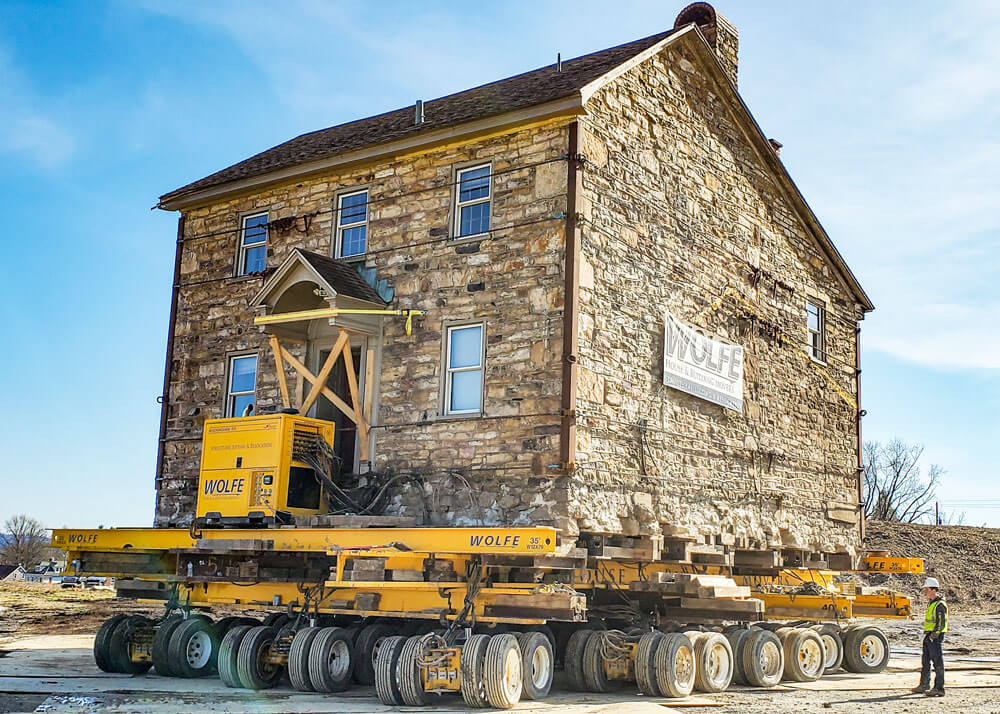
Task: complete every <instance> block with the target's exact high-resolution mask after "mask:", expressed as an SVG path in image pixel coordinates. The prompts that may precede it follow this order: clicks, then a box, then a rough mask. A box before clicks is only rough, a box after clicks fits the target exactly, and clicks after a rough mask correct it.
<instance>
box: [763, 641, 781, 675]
mask: <svg viewBox="0 0 1000 714" xmlns="http://www.w3.org/2000/svg"><path fill="white" fill-rule="evenodd" d="M780 666H781V650H779V649H778V646H777V645H776V644H774V643H773V642H766V643H764V646H763V647H761V650H760V668H761V669H762V670H764V672H766V673H767V676H768V677H774V676H775V675H777V674H778V673H779V667H780Z"/></svg>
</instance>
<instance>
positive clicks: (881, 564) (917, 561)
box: [858, 554, 924, 573]
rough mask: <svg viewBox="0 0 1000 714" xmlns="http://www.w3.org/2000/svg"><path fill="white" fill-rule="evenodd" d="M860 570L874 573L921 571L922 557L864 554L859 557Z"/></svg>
mask: <svg viewBox="0 0 1000 714" xmlns="http://www.w3.org/2000/svg"><path fill="white" fill-rule="evenodd" d="M858 570H859V571H860V572H875V573H922V572H924V559H923V558H890V557H889V556H882V555H870V554H869V555H866V556H864V557H863V558H862V559H861V567H860V568H858Z"/></svg>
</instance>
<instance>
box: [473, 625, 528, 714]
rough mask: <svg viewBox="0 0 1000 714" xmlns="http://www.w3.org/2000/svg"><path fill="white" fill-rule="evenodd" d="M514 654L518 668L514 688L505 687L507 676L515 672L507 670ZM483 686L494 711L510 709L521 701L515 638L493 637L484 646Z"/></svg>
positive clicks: (520, 679)
mask: <svg viewBox="0 0 1000 714" xmlns="http://www.w3.org/2000/svg"><path fill="white" fill-rule="evenodd" d="M512 652H514V653H516V657H517V663H518V666H517V668H516V676H515V678H516V679H517V682H516V685H515V686H510V687H508V686H507V681H508V677H507V675H508V674H514V673H515V672H514V671H512V670H510V669H509V663H510V661H511V659H512V657H513V655H512V654H511V653H512ZM483 684H484V685H485V687H486V698H487V699H488V700H489V702H490V706H492V707H493V708H494V709H510V708H512V707H513V706H514V705H516V704H517V703H518V702H519V701H521V693H522V691H523V690H524V682H523V666H522V665H521V648H520V646H519V645H518V642H517V638H516V637H515V636H514V635H512V634H510V633H504V634H500V635H493V636H492V637H491V638H490V641H489V644H488V645H487V646H486V661H485V663H484V664H483Z"/></svg>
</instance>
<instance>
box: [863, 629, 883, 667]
mask: <svg viewBox="0 0 1000 714" xmlns="http://www.w3.org/2000/svg"><path fill="white" fill-rule="evenodd" d="M883 657H885V645H884V644H882V640H880V639H879V638H878V637H875V636H874V635H868V637H865V638H864V639H863V640H861V661H862V662H864V663H865V664H866V665H868V666H869V667H874V666H876V665H878V664H879V663H881V662H882V658H883Z"/></svg>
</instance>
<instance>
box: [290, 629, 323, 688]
mask: <svg viewBox="0 0 1000 714" xmlns="http://www.w3.org/2000/svg"><path fill="white" fill-rule="evenodd" d="M321 629H322V628H320V627H306V628H303V629H301V630H299V631H298V632H296V633H295V639H293V640H292V647H291V649H290V650H289V651H288V678H289V679H290V680H292V687H294V688H295V689H296V690H297V691H299V692H311V691H313V686H312V682H311V681H310V679H309V648H310V647H311V646H312V643H313V640H314V639H316V635H318V634H319V633H320V630H321Z"/></svg>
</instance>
